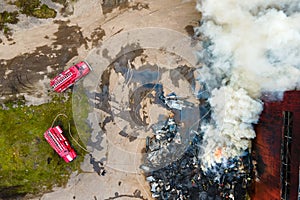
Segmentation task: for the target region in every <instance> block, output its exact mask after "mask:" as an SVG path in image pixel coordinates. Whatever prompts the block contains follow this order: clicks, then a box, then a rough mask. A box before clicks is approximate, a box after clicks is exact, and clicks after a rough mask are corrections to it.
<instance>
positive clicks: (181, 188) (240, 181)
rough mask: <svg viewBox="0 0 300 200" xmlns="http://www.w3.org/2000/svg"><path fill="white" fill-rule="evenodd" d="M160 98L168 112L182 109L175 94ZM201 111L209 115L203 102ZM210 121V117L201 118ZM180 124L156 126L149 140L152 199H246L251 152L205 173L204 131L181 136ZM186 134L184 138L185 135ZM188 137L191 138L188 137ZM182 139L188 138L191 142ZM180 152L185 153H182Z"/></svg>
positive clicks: (146, 165) (147, 159)
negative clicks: (203, 159)
mask: <svg viewBox="0 0 300 200" xmlns="http://www.w3.org/2000/svg"><path fill="white" fill-rule="evenodd" d="M171 97H172V98H171V99H172V101H173V102H172V103H170V102H166V101H167V100H169V99H170V97H168V98H166V97H164V96H162V97H161V99H163V100H164V101H165V103H166V107H167V108H168V109H180V110H181V109H182V108H183V107H182V105H183V104H182V102H176V95H175V94H172V95H171ZM200 101H202V103H201V104H200V108H199V111H200V113H201V112H205V111H206V112H207V111H208V110H209V105H208V103H206V101H203V99H200ZM201 116H205V118H206V119H203V120H204V121H207V120H209V119H208V118H209V117H210V115H209V114H208V115H202V114H201ZM179 131H180V129H179V125H178V124H177V123H176V122H175V120H174V119H173V118H172V117H169V118H168V119H167V120H166V122H165V123H163V124H161V125H157V126H155V127H154V130H153V132H154V136H153V137H148V138H147V139H146V155H145V159H144V164H143V165H142V166H141V168H142V169H143V170H144V173H145V175H146V180H147V181H148V182H149V184H150V188H151V193H152V197H153V198H156V199H159V200H162V199H164V200H165V199H168V200H169V199H171V200H173V199H174V200H185V199H191V200H193V199H195V200H196V199H197V200H220V199H226V200H227V199H228V200H233V199H235V200H243V199H246V198H247V190H249V189H250V186H251V182H252V171H253V166H252V160H251V155H250V153H249V151H248V150H247V151H245V152H244V153H243V154H242V155H241V156H240V157H235V158H230V159H228V160H223V162H222V163H217V164H215V165H214V166H212V167H210V168H209V169H207V170H206V171H203V170H202V167H201V165H202V163H201V145H202V136H203V135H202V133H201V130H197V131H195V130H192V131H188V132H186V133H179ZM183 134H185V135H183ZM186 134H188V137H187V136H186ZM183 138H189V139H188V141H186V139H183ZM180 152H182V153H181V154H180Z"/></svg>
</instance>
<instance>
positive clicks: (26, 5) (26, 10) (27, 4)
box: [14, 0, 56, 18]
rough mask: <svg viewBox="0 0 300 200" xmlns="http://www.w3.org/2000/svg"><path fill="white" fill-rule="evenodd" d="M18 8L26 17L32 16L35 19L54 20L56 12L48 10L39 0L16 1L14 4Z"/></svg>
mask: <svg viewBox="0 0 300 200" xmlns="http://www.w3.org/2000/svg"><path fill="white" fill-rule="evenodd" d="M14 4H15V5H16V6H17V7H18V8H20V10H21V13H23V14H25V15H27V16H33V17H37V18H55V17H56V11H55V10H54V9H52V8H49V7H48V6H47V5H46V4H42V5H41V2H40V0H17V1H16V2H15V3H14Z"/></svg>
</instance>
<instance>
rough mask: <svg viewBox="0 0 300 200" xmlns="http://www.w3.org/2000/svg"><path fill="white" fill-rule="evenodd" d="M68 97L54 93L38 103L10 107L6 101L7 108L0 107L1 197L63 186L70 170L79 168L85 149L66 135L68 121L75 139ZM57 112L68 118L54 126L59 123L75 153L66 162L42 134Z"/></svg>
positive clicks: (34, 192) (33, 192) (76, 136)
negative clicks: (54, 96)
mask: <svg viewBox="0 0 300 200" xmlns="http://www.w3.org/2000/svg"><path fill="white" fill-rule="evenodd" d="M71 99H72V98H71V97H69V98H68V99H67V100H66V99H65V98H64V97H62V96H57V97H56V98H55V100H54V101H53V102H51V103H47V104H43V105H40V106H29V107H26V106H20V107H17V108H13V107H12V106H10V105H9V104H7V106H8V107H10V108H9V109H8V110H0V127H1V129H0V147H1V148H0V178H1V182H0V198H1V197H11V196H16V195H22V194H26V193H31V194H37V193H41V192H46V191H49V190H51V188H52V187H53V186H54V185H55V186H62V185H64V184H65V183H66V182H67V180H68V178H69V175H70V173H71V172H72V171H75V170H79V169H80V162H81V161H82V160H83V156H84V155H85V152H83V150H81V149H80V148H79V147H78V146H76V144H75V142H74V141H72V139H71V138H70V136H69V134H68V123H69V122H70V123H71V132H72V134H73V137H75V138H76V139H77V140H78V134H77V132H76V128H75V125H74V121H73V119H72V105H71ZM58 113H64V114H66V115H67V116H69V117H70V119H64V118H62V117H60V118H58V120H57V122H56V124H55V125H61V126H62V128H63V129H64V135H65V136H66V137H68V138H69V141H70V143H71V144H72V146H73V147H74V148H75V150H76V152H77V154H78V157H77V158H76V159H75V160H74V161H73V162H71V163H65V162H64V160H63V159H62V158H60V157H59V156H58V155H57V154H56V152H54V150H52V148H51V147H50V145H49V144H48V143H47V142H46V140H45V139H44V137H43V133H44V132H45V131H46V130H47V129H48V128H49V127H50V126H51V124H52V121H53V119H54V118H55V116H56V115H57V114H58ZM79 142H80V141H79Z"/></svg>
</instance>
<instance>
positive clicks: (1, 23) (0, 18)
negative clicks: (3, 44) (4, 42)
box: [0, 11, 19, 35]
mask: <svg viewBox="0 0 300 200" xmlns="http://www.w3.org/2000/svg"><path fill="white" fill-rule="evenodd" d="M18 21H19V19H18V12H17V11H15V12H7V11H4V12H1V13H0V30H2V31H3V32H4V34H5V35H8V34H10V29H9V27H8V26H7V24H16V23H18Z"/></svg>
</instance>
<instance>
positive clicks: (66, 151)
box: [44, 126, 76, 163]
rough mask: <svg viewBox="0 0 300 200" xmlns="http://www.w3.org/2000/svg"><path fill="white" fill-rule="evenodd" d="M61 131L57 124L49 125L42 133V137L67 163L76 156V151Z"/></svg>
mask: <svg viewBox="0 0 300 200" xmlns="http://www.w3.org/2000/svg"><path fill="white" fill-rule="evenodd" d="M62 132H63V131H62V130H61V128H60V127H59V126H55V127H53V128H52V127H51V128H49V129H48V130H47V131H46V132H45V133H44V137H45V139H46V140H47V142H48V143H49V144H50V145H51V147H52V148H53V149H54V150H55V151H56V153H58V155H59V156H60V157H62V158H63V159H64V160H65V161H66V162H67V163H68V162H71V161H72V160H74V159H75V158H76V153H75V151H74V149H73V148H72V147H71V146H70V144H69V142H68V141H67V139H66V138H65V137H64V136H63V134H62Z"/></svg>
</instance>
